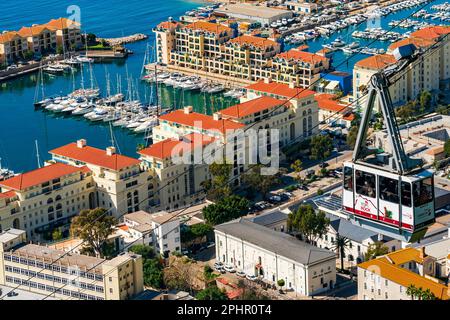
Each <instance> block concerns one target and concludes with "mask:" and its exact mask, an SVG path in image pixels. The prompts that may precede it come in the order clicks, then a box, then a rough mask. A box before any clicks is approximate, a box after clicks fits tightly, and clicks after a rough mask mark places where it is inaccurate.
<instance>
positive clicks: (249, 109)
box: [220, 96, 289, 118]
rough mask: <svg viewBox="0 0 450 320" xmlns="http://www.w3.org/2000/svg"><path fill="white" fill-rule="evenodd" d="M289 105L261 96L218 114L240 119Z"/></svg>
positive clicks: (283, 101)
mask: <svg viewBox="0 0 450 320" xmlns="http://www.w3.org/2000/svg"><path fill="white" fill-rule="evenodd" d="M286 103H289V102H288V101H287V100H280V99H275V98H272V97H269V96H262V97H259V98H256V99H253V100H249V101H246V102H244V103H240V104H236V105H234V106H231V107H229V108H226V109H223V110H221V111H220V113H221V114H222V115H224V116H227V117H232V118H242V117H245V116H248V115H251V114H254V113H256V112H261V111H263V110H269V109H273V108H275V107H278V106H281V105H282V104H286Z"/></svg>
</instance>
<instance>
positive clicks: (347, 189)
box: [342, 162, 435, 238]
mask: <svg viewBox="0 0 450 320" xmlns="http://www.w3.org/2000/svg"><path fill="white" fill-rule="evenodd" d="M433 186H434V181H433V174H432V172H429V171H426V170H419V172H417V173H411V174H408V175H399V174H394V173H391V172H387V171H383V170H380V169H378V168H373V167H371V166H369V165H367V164H364V165H361V164H358V163H351V162H347V163H345V164H344V185H343V195H342V196H343V197H342V198H343V209H344V210H345V211H346V212H347V213H349V214H352V215H355V216H357V217H360V218H363V219H367V220H371V221H374V222H377V223H380V224H383V225H385V226H386V227H391V228H393V229H394V231H400V230H403V232H398V233H400V234H405V235H406V236H407V238H409V236H408V234H410V235H412V234H413V233H414V232H416V231H418V230H421V229H423V228H425V227H426V226H428V225H429V224H431V223H433V222H434V220H435V211H434V187H433ZM399 229H400V230H399Z"/></svg>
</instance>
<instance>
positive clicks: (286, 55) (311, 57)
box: [275, 49, 328, 64]
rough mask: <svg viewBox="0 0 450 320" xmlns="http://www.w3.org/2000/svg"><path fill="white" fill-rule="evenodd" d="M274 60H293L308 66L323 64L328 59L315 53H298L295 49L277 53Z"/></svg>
mask: <svg viewBox="0 0 450 320" xmlns="http://www.w3.org/2000/svg"><path fill="white" fill-rule="evenodd" d="M275 57H276V58H281V59H285V60H295V61H303V62H307V63H310V64H315V63H318V62H325V61H327V60H328V58H325V57H323V56H320V55H318V54H315V53H311V52H306V51H300V50H296V49H291V50H289V51H286V52H282V53H279V54H277V55H276V56H275Z"/></svg>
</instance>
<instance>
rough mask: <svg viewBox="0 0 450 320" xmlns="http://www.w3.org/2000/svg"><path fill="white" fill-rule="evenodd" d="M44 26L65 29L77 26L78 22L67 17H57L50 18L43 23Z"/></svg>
mask: <svg viewBox="0 0 450 320" xmlns="http://www.w3.org/2000/svg"><path fill="white" fill-rule="evenodd" d="M45 25H46V26H51V27H56V28H58V29H59V30H61V29H67V28H79V27H80V23H78V22H76V21H74V20H70V19H67V18H59V19H52V20H50V21H49V22H48V23H46V24H45Z"/></svg>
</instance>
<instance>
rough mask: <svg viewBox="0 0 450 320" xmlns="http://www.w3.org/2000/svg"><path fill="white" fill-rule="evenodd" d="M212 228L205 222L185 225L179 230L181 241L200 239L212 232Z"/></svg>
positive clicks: (187, 241)
mask: <svg viewBox="0 0 450 320" xmlns="http://www.w3.org/2000/svg"><path fill="white" fill-rule="evenodd" d="M213 230H214V228H213V227H212V226H210V225H209V224H206V223H197V224H194V225H192V226H185V227H184V228H183V229H182V231H181V241H182V242H184V243H189V242H193V241H197V240H198V239H200V240H201V241H202V240H203V239H204V238H205V237H207V236H208V235H209V234H211V233H212V232H213Z"/></svg>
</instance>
